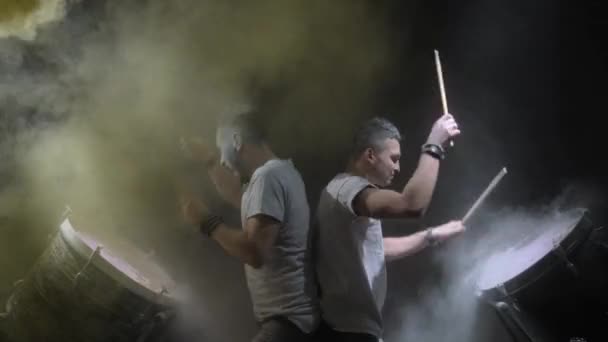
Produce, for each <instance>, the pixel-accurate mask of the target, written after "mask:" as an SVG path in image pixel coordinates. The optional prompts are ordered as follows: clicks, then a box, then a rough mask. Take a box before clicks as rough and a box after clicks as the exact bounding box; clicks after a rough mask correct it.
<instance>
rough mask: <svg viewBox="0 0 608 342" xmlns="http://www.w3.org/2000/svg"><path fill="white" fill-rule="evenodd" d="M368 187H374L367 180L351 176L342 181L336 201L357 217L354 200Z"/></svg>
mask: <svg viewBox="0 0 608 342" xmlns="http://www.w3.org/2000/svg"><path fill="white" fill-rule="evenodd" d="M368 187H374V185H373V184H372V183H370V182H369V181H368V180H367V179H365V178H363V177H359V176H349V177H346V178H344V179H342V182H341V184H339V186H338V188H337V190H338V191H337V195H336V199H337V200H338V202H339V203H340V204H341V205H342V206H344V207H345V208H346V209H348V211H349V212H350V213H352V214H353V215H357V214H356V213H355V210H354V208H353V200H354V199H355V197H357V195H358V194H359V193H360V192H361V191H363V189H366V188H368Z"/></svg>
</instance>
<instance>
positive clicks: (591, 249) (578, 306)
mask: <svg viewBox="0 0 608 342" xmlns="http://www.w3.org/2000/svg"><path fill="white" fill-rule="evenodd" d="M572 217H573V219H572V220H571V221H567V222H563V223H562V224H558V225H556V226H555V227H552V228H551V229H547V230H545V231H543V232H541V233H540V234H538V235H537V236H535V238H533V239H530V240H528V241H526V242H524V243H520V244H517V245H516V244H514V245H513V247H512V248H510V249H508V250H506V251H503V252H500V253H497V254H495V255H493V256H492V257H491V258H489V259H488V260H487V262H486V263H485V267H484V271H483V272H481V276H480V277H479V280H478V282H477V288H478V291H479V292H478V293H479V295H480V297H481V298H482V299H483V300H484V301H485V302H487V303H489V304H491V305H492V306H493V307H494V308H496V310H497V311H498V312H499V314H500V316H501V317H502V319H503V322H504V323H505V324H506V325H507V327H508V328H509V330H510V331H511V333H512V335H513V337H514V338H515V340H517V341H550V342H554V341H558V342H559V341H564V342H569V341H586V342H605V341H608V238H607V236H606V233H605V231H604V230H603V229H602V228H600V227H596V226H594V224H593V223H592V222H591V220H590V218H589V216H588V212H587V211H586V210H584V209H581V210H577V211H576V215H574V216H572Z"/></svg>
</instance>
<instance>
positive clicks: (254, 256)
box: [245, 249, 264, 269]
mask: <svg viewBox="0 0 608 342" xmlns="http://www.w3.org/2000/svg"><path fill="white" fill-rule="evenodd" d="M245 263H246V264H247V265H249V266H251V267H252V268H255V269H260V268H262V266H264V258H263V256H262V253H260V252H259V251H257V249H252V250H250V251H248V253H247V255H246V256H245Z"/></svg>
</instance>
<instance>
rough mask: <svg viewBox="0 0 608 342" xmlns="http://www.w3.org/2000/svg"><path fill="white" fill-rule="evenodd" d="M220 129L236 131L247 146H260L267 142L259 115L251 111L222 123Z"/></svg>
mask: <svg viewBox="0 0 608 342" xmlns="http://www.w3.org/2000/svg"><path fill="white" fill-rule="evenodd" d="M219 126H220V128H229V129H232V130H234V131H236V132H237V133H238V134H239V135H240V136H241V139H242V141H243V143H247V144H255V145H260V144H262V143H264V142H266V132H265V130H264V128H263V126H262V124H261V122H260V118H259V115H257V114H256V113H254V112H252V111H249V112H244V113H241V114H238V115H236V116H233V117H231V118H230V119H228V120H223V121H221V122H220V125H219Z"/></svg>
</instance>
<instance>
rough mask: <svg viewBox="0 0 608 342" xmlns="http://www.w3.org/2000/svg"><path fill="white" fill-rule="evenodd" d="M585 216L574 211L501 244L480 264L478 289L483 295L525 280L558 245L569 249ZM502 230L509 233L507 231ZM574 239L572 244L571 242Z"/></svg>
mask: <svg viewBox="0 0 608 342" xmlns="http://www.w3.org/2000/svg"><path fill="white" fill-rule="evenodd" d="M584 214H585V211H584V210H579V209H577V210H575V211H572V212H570V213H568V215H559V216H556V217H550V218H548V219H547V220H545V221H544V224H543V226H542V229H539V228H538V227H529V229H528V230H527V231H525V232H524V234H521V235H520V236H518V237H517V239H511V240H508V239H506V241H502V243H501V244H500V245H501V246H500V247H501V248H498V249H495V250H494V252H493V253H491V254H490V255H489V256H488V257H487V258H486V259H485V260H484V261H483V262H482V263H481V266H480V268H479V278H478V280H477V288H478V289H479V290H480V291H486V290H490V289H493V288H497V287H500V286H503V285H508V284H509V283H510V282H514V281H516V280H517V279H518V278H522V277H524V273H526V272H531V270H533V269H534V268H535V267H536V266H538V265H539V263H540V262H541V260H543V258H545V256H547V255H548V254H549V253H551V251H552V250H554V249H555V248H556V247H557V246H560V245H561V246H562V247H564V248H565V249H568V248H569V247H570V245H571V244H572V243H573V242H576V238H577V237H578V235H577V234H576V232H575V228H576V227H577V226H578V222H579V221H580V220H581V218H582V216H583V215H584ZM531 223H533V222H531ZM504 228H505V229H509V227H504ZM514 228H516V229H522V228H521V227H514ZM526 228H528V227H526ZM499 235H501V237H507V236H509V235H508V234H507V233H505V234H500V233H499ZM499 238H500V237H498V239H499ZM511 238H513V236H512V235H511ZM573 238H574V240H575V241H570V240H572V239H573ZM538 272H539V273H542V272H541V271H538Z"/></svg>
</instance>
